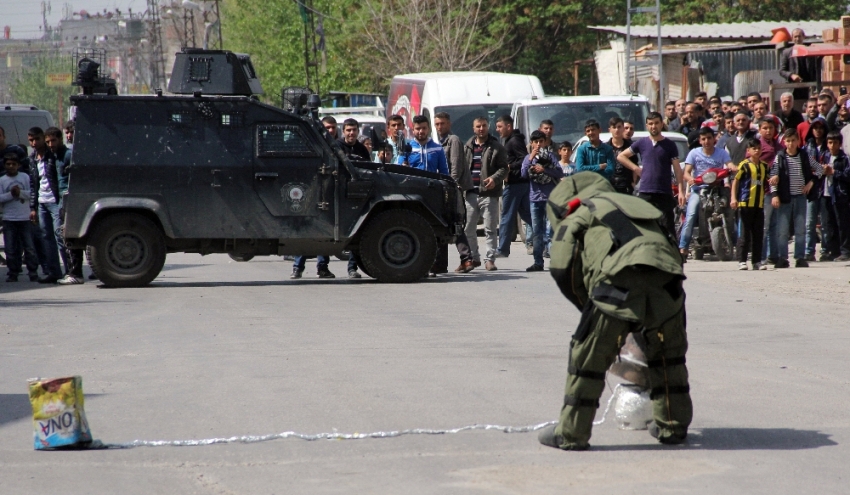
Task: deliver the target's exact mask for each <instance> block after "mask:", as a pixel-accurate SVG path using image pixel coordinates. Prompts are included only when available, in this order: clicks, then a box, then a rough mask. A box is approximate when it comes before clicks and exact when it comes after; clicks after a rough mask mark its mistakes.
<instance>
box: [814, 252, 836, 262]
mask: <svg viewBox="0 0 850 495" xmlns="http://www.w3.org/2000/svg"><path fill="white" fill-rule="evenodd" d="M835 258H837V256H835V255H833V254H829V253H823V254H822V255H820V259H819V260H818V261H835Z"/></svg>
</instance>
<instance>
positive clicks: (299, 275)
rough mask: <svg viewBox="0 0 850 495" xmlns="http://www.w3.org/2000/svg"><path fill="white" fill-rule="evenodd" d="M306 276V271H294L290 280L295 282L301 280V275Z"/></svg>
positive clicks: (295, 269)
mask: <svg viewBox="0 0 850 495" xmlns="http://www.w3.org/2000/svg"><path fill="white" fill-rule="evenodd" d="M303 274H304V270H299V269H298V268H293V269H292V275H290V276H289V278H290V279H292V280H295V279H298V278H301V275H303Z"/></svg>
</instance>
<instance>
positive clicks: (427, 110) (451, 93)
mask: <svg viewBox="0 0 850 495" xmlns="http://www.w3.org/2000/svg"><path fill="white" fill-rule="evenodd" d="M543 96H544V94H543V86H542V85H541V84H540V80H539V79H537V77H535V76H529V75H524V74H503V73H500V72H428V73H420V74H405V75H400V76H395V77H394V78H393V80H392V83H391V84H390V93H389V98H388V100H387V112H386V113H387V116H390V115H393V114H398V115H401V116H402V117H404V122H405V124H406V125H407V127H408V130H412V129H413V117H415V116H416V115H424V116H426V117H428V120H430V121H431V124H432V126H433V123H434V115H435V114H437V113H439V112H447V113H448V114H449V115H451V117H452V132H453V133H455V134H457V135H458V136H459V137H460V138H461V140H463V141H464V142H466V140H468V139H469V138H470V137H472V122H473V120H475V118H476V117H479V116H483V117H486V118H487V119H488V120H489V121H490V132H491V134H493V135H495V133H496V129H495V128H496V119H497V118H499V117H501V116H502V115H509V114H510V113H511V108H512V107H513V104H514V102H515V101H517V100H521V99H536V98H543ZM436 134H437V133H436V130H435V129H432V135H433V136H436Z"/></svg>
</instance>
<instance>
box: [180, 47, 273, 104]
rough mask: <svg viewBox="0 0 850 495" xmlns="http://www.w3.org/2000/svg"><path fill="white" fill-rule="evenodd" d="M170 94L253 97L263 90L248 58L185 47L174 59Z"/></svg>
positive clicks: (243, 55)
mask: <svg viewBox="0 0 850 495" xmlns="http://www.w3.org/2000/svg"><path fill="white" fill-rule="evenodd" d="M168 92H169V93H174V94H183V95H191V94H195V93H198V92H200V93H201V94H205V95H231V96H237V95H238V96H252V95H261V94H263V87H262V85H260V80H259V79H257V73H256V72H255V71H254V66H253V65H252V64H251V58H250V57H249V56H248V55H245V54H241V53H233V52H229V51H226V50H202V49H200V48H184V49H183V51H182V52H180V53H178V54H177V57H176V58H175V60H174V69H173V70H172V71H171V81H170V82H169V83H168Z"/></svg>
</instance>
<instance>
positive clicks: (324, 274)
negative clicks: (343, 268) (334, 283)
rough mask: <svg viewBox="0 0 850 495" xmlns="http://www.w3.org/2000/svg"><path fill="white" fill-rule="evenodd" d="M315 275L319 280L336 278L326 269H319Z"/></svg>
mask: <svg viewBox="0 0 850 495" xmlns="http://www.w3.org/2000/svg"><path fill="white" fill-rule="evenodd" d="M317 275H318V276H319V278H336V275H334V274H333V273H331V271H330V270H328V269H327V268H320V269H319V271H318V272H317Z"/></svg>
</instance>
